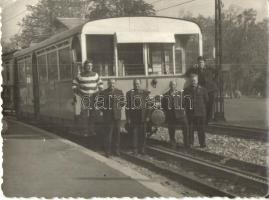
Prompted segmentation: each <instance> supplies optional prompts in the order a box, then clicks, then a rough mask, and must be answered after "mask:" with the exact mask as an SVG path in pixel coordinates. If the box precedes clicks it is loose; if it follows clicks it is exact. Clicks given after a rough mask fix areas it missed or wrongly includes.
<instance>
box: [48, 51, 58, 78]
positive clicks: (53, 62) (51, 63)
mask: <svg viewBox="0 0 269 200" xmlns="http://www.w3.org/2000/svg"><path fill="white" fill-rule="evenodd" d="M47 59H48V79H49V81H54V80H58V64H57V53H56V51H53V52H50V53H48V54H47Z"/></svg>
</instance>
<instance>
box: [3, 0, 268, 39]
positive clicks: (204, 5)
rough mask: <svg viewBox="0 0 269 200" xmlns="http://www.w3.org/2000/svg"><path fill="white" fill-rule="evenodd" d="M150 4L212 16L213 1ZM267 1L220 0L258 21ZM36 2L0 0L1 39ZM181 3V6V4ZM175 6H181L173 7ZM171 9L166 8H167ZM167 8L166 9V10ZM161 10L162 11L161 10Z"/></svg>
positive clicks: (171, 12) (172, 13)
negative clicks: (248, 12) (250, 12)
mask: <svg viewBox="0 0 269 200" xmlns="http://www.w3.org/2000/svg"><path fill="white" fill-rule="evenodd" d="M145 1H146V2H147V3H152V4H153V5H154V8H155V10H156V11H157V15H159V16H168V17H180V16H182V12H191V13H192V14H193V16H197V15H199V14H202V15H204V16H213V15H214V2H215V0H145ZM268 1H269V0H222V2H223V4H224V9H226V8H229V7H230V6H231V5H235V6H238V7H241V8H242V9H245V8H253V9H255V10H256V11H257V20H258V21H260V20H262V19H263V18H265V17H268ZM37 2H38V0H0V7H1V8H2V11H1V12H2V13H1V16H2V19H1V22H2V39H3V40H8V39H9V38H10V37H12V36H14V35H15V34H18V33H20V31H21V29H20V27H19V26H18V25H17V24H18V23H19V22H20V21H21V20H22V18H23V17H24V16H25V15H26V14H27V11H26V5H34V4H36V3H37ZM182 3H183V4H182ZM177 4H182V5H179V6H175V5H177ZM171 6H172V7H173V8H168V7H171ZM166 8H168V9H166ZM162 9H163V10H162Z"/></svg>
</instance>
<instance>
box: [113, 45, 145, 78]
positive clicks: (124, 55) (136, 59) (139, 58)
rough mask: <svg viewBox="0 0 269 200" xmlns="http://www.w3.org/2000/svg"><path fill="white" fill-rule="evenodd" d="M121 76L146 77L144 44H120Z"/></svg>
mask: <svg viewBox="0 0 269 200" xmlns="http://www.w3.org/2000/svg"><path fill="white" fill-rule="evenodd" d="M118 59H119V75H120V76H128V75H130V76H132V75H145V67H144V60H143V45H142V44H119V45H118Z"/></svg>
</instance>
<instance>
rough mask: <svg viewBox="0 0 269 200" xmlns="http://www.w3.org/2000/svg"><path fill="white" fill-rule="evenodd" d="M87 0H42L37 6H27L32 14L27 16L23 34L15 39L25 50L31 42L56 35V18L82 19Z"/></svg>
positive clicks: (23, 21) (21, 24)
mask: <svg viewBox="0 0 269 200" xmlns="http://www.w3.org/2000/svg"><path fill="white" fill-rule="evenodd" d="M85 3H86V1H85V0H77V1H70V0H40V1H39V3H38V4H37V5H34V6H31V5H28V6H27V10H28V11H29V12H30V14H28V15H26V16H25V17H24V18H23V20H22V22H21V23H19V26H21V29H22V33H21V34H20V35H17V36H15V37H14V39H15V40H17V41H18V44H19V45H20V47H22V48H25V47H28V46H29V45H30V43H31V42H40V41H42V40H44V39H46V38H48V37H50V36H52V35H54V34H55V33H56V28H55V26H54V22H55V21H54V20H55V18H56V17H82V14H83V12H81V10H82V9H83V8H84V7H85Z"/></svg>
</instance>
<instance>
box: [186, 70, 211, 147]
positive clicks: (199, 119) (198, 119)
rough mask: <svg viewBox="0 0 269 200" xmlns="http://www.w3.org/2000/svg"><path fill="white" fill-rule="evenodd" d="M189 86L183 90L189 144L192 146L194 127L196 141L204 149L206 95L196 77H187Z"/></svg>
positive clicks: (195, 75)
mask: <svg viewBox="0 0 269 200" xmlns="http://www.w3.org/2000/svg"><path fill="white" fill-rule="evenodd" d="M189 79H190V83H191V85H190V86H188V87H187V88H185V89H184V92H183V96H184V99H185V101H184V102H185V109H186V113H187V117H188V123H189V128H190V138H189V141H190V144H191V145H192V146H193V144H194V127H196V128H197V131H198V139H199V144H200V147H201V148H204V147H206V143H205V127H206V114H207V113H206V105H207V102H208V94H207V91H206V89H205V88H204V87H202V86H200V85H199V84H198V75H197V74H195V73H193V74H190V75H189ZM188 99H189V101H188Z"/></svg>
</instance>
